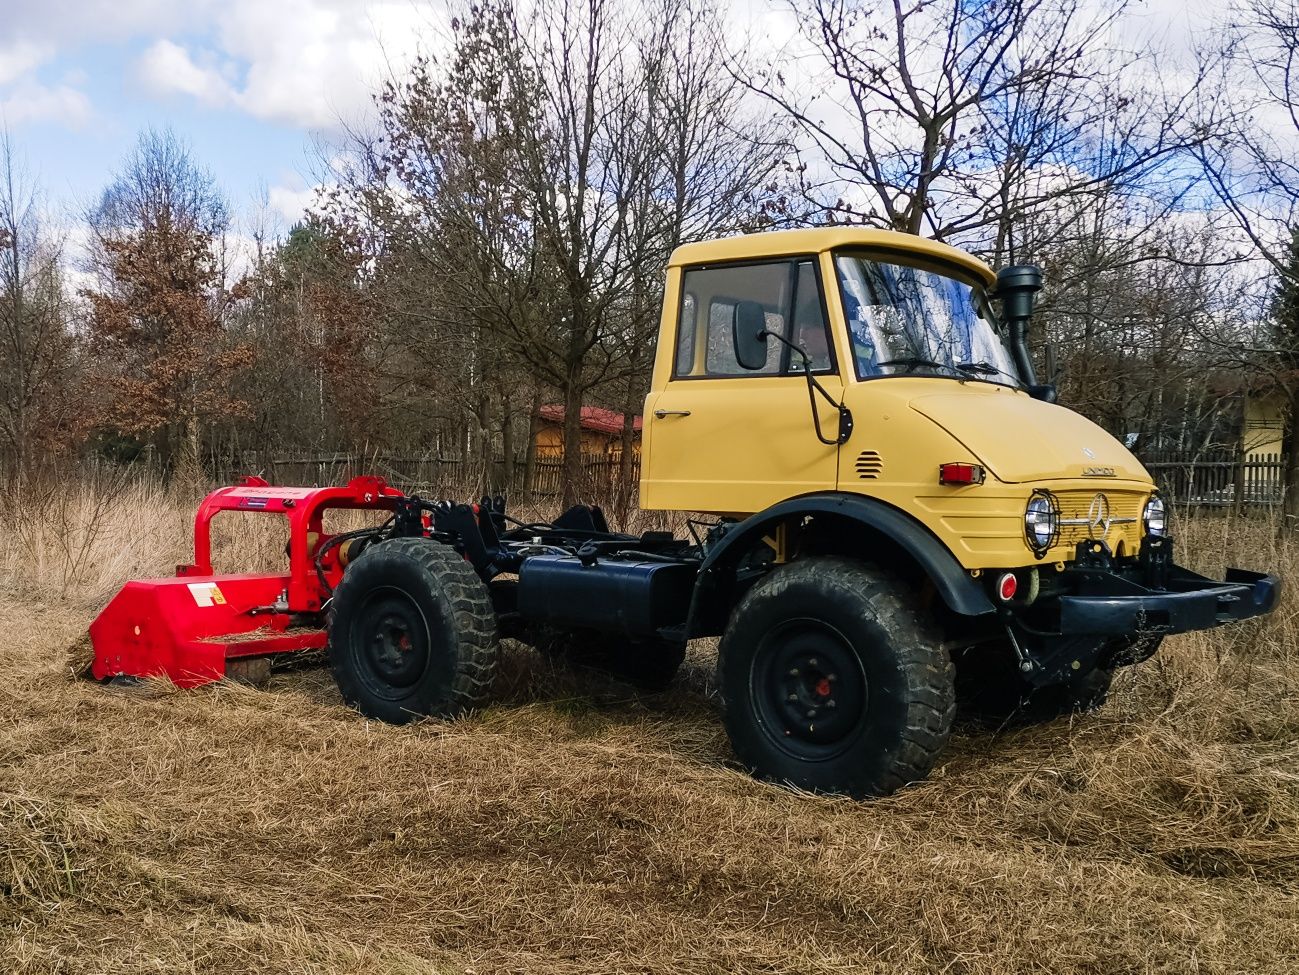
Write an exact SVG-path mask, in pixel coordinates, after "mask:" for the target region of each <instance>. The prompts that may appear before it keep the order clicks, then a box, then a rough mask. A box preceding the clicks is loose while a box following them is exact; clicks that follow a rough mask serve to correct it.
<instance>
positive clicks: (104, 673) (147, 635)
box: [90, 477, 405, 687]
mask: <svg viewBox="0 0 1299 975" xmlns="http://www.w3.org/2000/svg"><path fill="white" fill-rule="evenodd" d="M404 498H405V495H404V494H403V493H402V492H401V491H398V490H397V489H396V488H393V487H389V486H388V484H387V483H386V482H385V481H384V480H383V479H382V478H379V477H357V478H353V479H352V480H351V481H350V482H349V483H348V484H347V485H346V486H344V487H325V488H302V487H272V486H271V485H270V484H268V483H267V482H266V481H264V480H263V479H261V478H259V477H247V478H244V480H243V481H242V482H240V483H239V484H237V485H235V486H233V487H226V488H219V489H218V490H216V491H213V492H212V493H211V494H209V495H208V496H207V497H206V498H204V499H203V503H202V504H200V505H199V509H198V513H197V515H196V516H195V518H194V561H193V562H192V563H189V564H187V565H180V566H177V567H176V576H175V578H160V579H140V580H137V581H135V582H128V583H127V584H126V586H124V587H123V588H122V590H121V592H119V593H118V594H117V595H116V596H114V597H113V599H112V601H111V602H110V603H109V604H108V605H107V606H106V607H105V608H104V611H103V612H102V613H100V614H99V616H98V617H97V618H96V619H95V621H94V622H93V623H91V624H90V640H91V643H92V644H93V646H94V650H95V659H94V664H93V665H92V667H91V672H92V673H93V674H94V676H95V677H96V678H99V679H101V680H103V679H105V678H108V677H116V676H122V675H126V676H131V677H161V678H166V679H167V680H170V681H171V682H172V683H174V684H176V685H177V686H178V687H195V686H197V685H199V684H206V683H208V682H210V681H214V680H220V679H221V678H222V677H224V676H226V673H227V664H228V663H229V662H232V661H244V660H250V659H256V658H264V657H268V656H270V655H272V654H277V653H290V652H296V651H300V650H318V649H323V648H324V646H325V643H326V640H327V635H326V633H325V630H324V627H323V626H322V625H321V623H322V620H321V619H320V612H321V609H322V607H323V606H324V604H325V602H326V600H328V598H329V592H330V591H331V590H332V588H333V586H335V585H337V584H338V581H339V580H340V579H341V578H342V575H343V564H342V562H341V561H340V559H339V549H338V547H334V548H332V549H331V550H329V551H328V552H327V553H326V555H325V557H324V558H323V559H322V560H321V570H322V572H323V574H324V577H325V579H324V582H323V583H322V580H321V578H320V574H319V573H317V570H316V556H317V553H318V552H319V551H320V547H321V546H322V545H323V544H325V543H326V542H327V541H328V540H329V539H330V537H331V536H329V535H326V534H325V533H324V531H323V519H324V513H325V511H327V510H329V509H353V510H355V509H362V510H379V511H382V510H387V511H391V510H393V509H394V508H396V506H397V504H398V502H399V501H401V500H403V499H404ZM223 511H241V512H254V513H260V514H274V515H280V516H282V517H285V518H287V519H288V522H289V545H288V560H289V565H288V572H287V573H286V574H269V575H268V574H257V573H243V574H220V575H218V574H217V573H215V572H214V571H213V568H212V534H211V525H212V519H213V518H214V517H216V516H217V515H218V514H220V513H221V512H223Z"/></svg>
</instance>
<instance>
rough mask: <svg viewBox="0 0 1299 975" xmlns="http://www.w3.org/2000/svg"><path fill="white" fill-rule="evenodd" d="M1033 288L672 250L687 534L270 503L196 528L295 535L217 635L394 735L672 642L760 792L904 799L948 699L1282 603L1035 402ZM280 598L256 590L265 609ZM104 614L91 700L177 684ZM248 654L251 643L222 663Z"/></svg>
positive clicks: (799, 256)
mask: <svg viewBox="0 0 1299 975" xmlns="http://www.w3.org/2000/svg"><path fill="white" fill-rule="evenodd" d="M1040 287H1041V274H1040V273H1039V271H1038V270H1037V269H1036V268H1033V267H1009V268H1004V269H1002V271H1001V272H1000V273H998V274H994V273H993V272H992V271H991V270H990V269H989V268H988V267H987V266H986V265H984V264H983V263H981V262H980V261H978V260H976V259H974V258H973V257H971V256H970V255H968V254H965V253H962V252H961V251H959V250H956V249H954V248H951V247H948V246H945V245H943V244H939V243H935V242H933V241H928V240H923V239H921V238H918V237H913V236H909V235H904V234H897V233H888V232H883V231H876V230H867V229H861V228H838V229H822V230H798V231H787V232H779V233H767V234H755V235H752V236H745V237H734V238H729V239H725V240H716V241H710V242H707V243H699V244H690V245H687V246H684V247H681V248H678V249H677V251H676V252H675V253H674V254H673V255H672V258H671V264H670V266H669V268H668V272H667V282H666V290H665V295H664V302H663V316H662V324H661V326H660V335H659V342H658V350H657V353H656V359H655V363H654V373H653V380H652V384H651V390H650V393H649V395H648V397H647V399H646V401H645V426H644V434H643V436H644V443H643V448H642V449H643V455H642V477H641V505H642V507H644V508H647V509H658V510H670V511H682V512H693V513H696V517H694V518H692V519H691V520H690V522H689V524H690V528H691V537H690V538H677V537H675V536H673V535H672V534H670V533H662V532H649V533H645V534H643V535H640V536H634V535H628V534H622V533H618V532H615V531H611V530H610V529H609V526H608V525H607V523H606V522H605V519H604V516H603V514H602V513H601V512H600V510H599V509H598V508H594V507H587V506H577V507H575V508H573V509H570V510H569V511H567V512H565V513H564V514H563V515H561V516H560V517H559V518H557V519H556V520H555V521H553V522H546V523H522V522H520V521H517V520H516V519H514V518H512V517H511V516H510V515H509V514H507V513H506V510H505V506H504V503H503V501H502V500H501V499H499V498H498V499H490V498H485V499H483V501H482V503H480V504H478V505H460V504H451V503H449V502H437V503H433V502H428V501H425V500H422V499H420V498H418V497H411V496H406V495H403V494H401V493H400V492H398V491H395V490H393V489H391V488H388V487H387V486H385V485H382V483H381V482H378V481H377V479H363V481H356V482H353V484H352V485H350V486H349V487H348V488H331V489H323V490H321V491H319V492H316V493H314V494H312V493H308V494H306V495H304V494H301V493H298V494H291V493H289V492H292V491H295V490H298V491H299V492H300V491H301V489H288V488H283V489H282V488H273V487H270V486H268V485H266V484H265V482H260V483H258V484H251V485H244V486H242V487H239V488H227V489H223V491H224V492H226V493H224V494H223V493H222V492H218V495H219V497H218V496H216V495H214V496H213V498H210V499H209V501H208V502H207V503H206V504H205V509H204V510H209V509H212V510H215V508H219V507H238V508H241V510H247V509H253V510H263V511H271V512H274V511H281V512H282V513H285V514H287V515H289V516H290V518H291V520H292V523H293V525H294V526H295V527H294V539H295V540H294V541H293V543H292V545H291V562H292V565H291V571H290V573H289V575H288V576H285V577H283V592H282V594H281V597H280V599H279V600H278V601H277V603H276V604H275V605H272V606H267V607H262V608H261V609H258V608H257V607H252V608H250V609H247V610H243V611H240V612H238V613H236V612H234V610H235V609H238V607H233V609H232V608H231V607H230V606H227V607H226V608H227V609H229V610H230V612H228V613H227V614H226V615H228V616H238V617H239V618H241V619H242V618H243V616H244V615H248V616H249V618H251V617H252V616H256V614H258V613H263V612H264V613H266V614H268V615H269V618H271V619H274V620H282V621H283V622H284V624H285V627H286V628H287V627H288V625H289V624H290V623H292V624H293V625H294V626H295V627H296V628H297V629H296V630H295V631H294V632H297V633H303V632H308V636H306V637H298V638H297V639H298V641H299V643H298V644H295V645H294V646H295V647H298V648H300V647H301V646H302V645H305V644H307V643H310V641H311V640H312V639H314V637H311V636H310V635H309V627H311V626H313V625H315V626H319V627H320V628H321V629H322V631H323V630H324V629H325V627H326V626H327V629H328V632H327V639H328V646H329V654H330V659H331V662H332V665H333V669H334V675H335V678H336V680H337V682H338V685H339V687H340V689H341V691H342V693H343V696H344V698H345V699H346V700H348V701H349V702H350V703H352V704H353V705H354V706H356V707H357V708H359V709H360V710H361V711H362V712H364V713H365V714H368V715H371V716H374V717H378V718H382V719H384V720H388V721H396V722H400V721H408V720H411V719H412V718H416V717H419V716H422V715H429V714H437V715H454V714H456V713H458V712H461V711H463V710H465V709H466V708H470V707H474V706H478V705H480V704H482V703H483V702H484V701H485V700H487V699H488V695H489V693H490V688H491V679H492V673H493V671H494V667H495V661H496V654H497V641H498V637H499V636H501V635H508V636H514V637H517V638H520V639H523V640H526V641H529V642H531V643H533V644H535V645H537V646H538V647H540V648H548V649H549V652H563V653H567V654H570V655H572V656H574V657H576V658H577V659H579V660H582V661H586V662H589V663H597V664H600V665H603V666H607V667H610V668H612V669H614V670H616V671H618V672H620V673H621V674H623V675H624V676H627V677H629V678H633V679H637V680H639V681H641V682H643V683H647V684H652V685H662V684H664V683H666V682H667V681H668V680H670V679H671V677H672V675H673V674H674V673H675V671H676V669H677V667H678V666H679V665H680V663H681V661H682V657H683V654H684V651H685V645H686V642H687V641H688V640H691V639H694V638H699V637H721V641H720V649H719V653H718V662H717V666H718V672H719V686H720V690H721V698H722V705H723V720H724V722H725V726H726V730H727V732H728V734H729V736H730V739H731V742H732V744H733V747H734V750H735V754H736V756H737V757H738V759H739V761H740V762H741V763H742V764H743V765H744V766H745V767H746V768H748V769H750V770H751V771H753V772H754V773H756V774H757V775H759V776H761V777H763V778H766V779H771V780H775V781H779V782H787V783H792V784H794V785H797V786H800V787H803V788H808V789H815V790H823V791H832V792H842V793H847V794H851V795H858V796H866V795H881V794H886V793H889V792H892V791H894V790H895V789H897V788H899V787H900V786H902V785H904V784H906V783H907V782H910V781H913V780H916V779H920V778H923V777H924V776H925V775H926V774H927V773H928V772H929V770H930V768H931V767H932V765H933V763H934V761H935V759H936V757H937V756H938V755H939V753H940V752H941V750H942V748H943V744H944V742H945V741H946V739H947V735H948V731H949V729H950V727H951V723H952V717H953V714H954V710H955V707H956V702H957V697H958V691H959V692H960V693H962V694H964V695H966V696H968V697H969V698H970V700H971V702H972V704H973V705H974V706H975V707H977V708H981V709H984V710H986V711H989V712H992V713H1002V714H1009V713H1011V712H1015V711H1018V712H1020V713H1022V714H1031V715H1037V716H1042V715H1051V714H1056V713H1060V712H1062V711H1066V710H1070V709H1075V708H1089V707H1094V706H1096V705H1098V704H1099V703H1100V702H1101V701H1102V700H1103V699H1104V696H1105V693H1106V690H1107V689H1108V686H1109V681H1110V676H1111V674H1112V673H1113V671H1114V669H1115V668H1116V667H1120V666H1123V665H1128V664H1134V663H1138V662H1140V661H1141V660H1144V659H1146V658H1147V657H1149V656H1150V655H1151V654H1153V653H1154V652H1155V651H1156V650H1157V649H1158V646H1159V642H1160V640H1161V639H1162V638H1163V636H1165V635H1167V634H1170V633H1179V632H1183V631H1187V630H1197V629H1206V628H1209V627H1213V626H1217V625H1219V624H1222V623H1228V622H1232V621H1236V620H1243V619H1246V618H1249V617H1253V616H1259V615H1261V614H1265V613H1268V612H1270V611H1271V610H1272V609H1273V607H1274V606H1275V604H1276V600H1277V598H1278V594H1279V589H1280V587H1279V583H1278V581H1277V580H1276V579H1274V578H1273V577H1271V576H1268V575H1265V574H1263V573H1259V572H1252V571H1245V570H1240V569H1232V570H1229V571H1228V573H1227V575H1226V579H1225V580H1224V581H1213V580H1210V579H1207V578H1204V577H1202V576H1200V575H1197V574H1195V573H1193V572H1190V571H1188V570H1186V569H1183V568H1180V567H1178V566H1177V565H1176V564H1175V563H1174V561H1173V541H1172V538H1171V536H1170V535H1169V531H1168V510H1167V506H1166V504H1165V502H1164V501H1163V500H1162V499H1161V498H1160V497H1159V495H1158V493H1157V491H1156V489H1155V486H1154V484H1153V483H1152V481H1151V478H1150V475H1149V474H1148V473H1147V472H1146V471H1145V470H1144V469H1143V468H1142V466H1141V464H1140V463H1139V462H1138V461H1137V460H1136V458H1134V457H1133V456H1132V454H1131V453H1129V452H1128V451H1127V450H1126V449H1125V448H1124V447H1123V446H1122V445H1121V444H1119V443H1118V442H1117V441H1116V440H1115V439H1114V438H1113V437H1111V436H1110V435H1109V434H1107V433H1106V432H1105V431H1104V430H1102V429H1101V428H1100V427H1098V426H1096V425H1095V424H1093V423H1091V422H1090V421H1088V420H1086V419H1084V418H1083V417H1081V416H1079V415H1078V414H1076V413H1073V412H1071V411H1069V410H1068V409H1065V408H1064V407H1061V406H1058V405H1056V404H1055V402H1054V400H1055V391H1054V389H1053V388H1052V387H1051V386H1050V385H1049V384H1039V383H1038V382H1037V380H1036V378H1035V376H1034V372H1033V365H1032V362H1031V360H1030V357H1029V353H1028V344H1027V338H1026V336H1027V332H1028V328H1029V321H1030V317H1031V313H1032V309H1033V303H1034V297H1035V295H1036V293H1037V292H1038V290H1039V289H1040ZM230 492H235V494H230ZM241 492H242V493H241ZM277 492H279V493H277ZM331 492H332V493H331ZM236 495H237V496H236ZM281 495H283V496H281ZM331 504H332V505H337V506H346V507H379V508H385V509H387V510H390V511H391V512H392V517H391V518H390V519H389V520H388V521H387V522H385V523H384V525H383V526H381V527H380V528H376V529H370V530H367V531H359V532H349V533H346V534H344V535H337V536H329V535H326V534H324V533H323V532H322V530H321V526H320V520H319V517H318V516H317V515H316V513H315V506H317V505H320V506H328V505H331ZM205 524H206V523H204V525H205ZM299 535H301V536H302V537H301V538H299V537H298V536H299ZM202 551H205V550H203V549H200V552H202ZM208 562H209V560H206V559H204V558H201V557H200V558H196V565H195V566H187V567H184V568H185V569H186V570H188V575H187V577H186V579H185V580H183V581H184V582H186V583H187V584H188V585H189V586H190V588H191V590H192V588H193V586H194V585H196V584H198V585H211V586H213V587H215V586H216V585H217V583H215V582H212V583H209V582H198V583H195V582H194V581H193V580H194V578H195V573H196V572H197V573H200V574H202V573H206V572H210V571H211V569H210V566H209V564H208ZM201 577H202V578H206V576H201ZM214 578H215V577H214ZM240 578H243V579H248V578H251V577H240ZM281 581H282V580H281V579H280V577H276V578H273V579H266V578H263V577H256V587H258V588H257V591H259V592H265V593H272V592H280V591H281ZM133 585H135V584H133ZM233 585H234V584H233V583H221V586H222V588H223V589H228V588H230V587H231V586H233ZM248 585H249V586H250V591H251V588H252V587H253V583H248ZM285 594H287V595H285ZM227 596H229V598H228V599H226V603H231V602H232V601H234V600H235V598H236V597H234V596H231V595H230V594H229V593H227ZM119 598H122V597H119ZM249 598H253V597H252V596H250V597H249ZM112 610H113V606H110V607H109V610H108V611H106V612H105V616H106V617H108V621H107V622H104V623H103V624H102V626H101V627H100V635H99V636H98V637H97V638H96V653H97V660H96V669H95V673H96V675H97V676H100V677H108V676H111V675H113V674H115V673H137V674H141V672H145V673H144V674H143V675H147V674H150V673H154V672H160V671H161V672H165V673H167V675H168V676H171V677H172V678H173V679H176V680H178V682H179V678H178V677H177V675H178V674H179V675H186V674H188V675H193V673H194V672H195V665H194V663H193V660H192V658H190V657H188V656H187V655H186V654H188V653H190V652H191V651H190V650H187V649H186V647H187V646H189V645H184V646H180V647H179V648H175V647H169V648H167V649H166V652H165V654H164V653H163V652H162V651H158V652H156V653H155V652H154V651H152V650H149V651H148V652H147V653H144V654H143V655H141V654H138V653H137V655H136V657H134V658H132V657H131V656H130V654H131V652H132V646H134V645H132V646H128V645H127V644H130V641H131V640H132V639H133V638H132V637H131V635H130V632H131V627H132V626H133V625H134V627H135V628H134V633H135V639H137V641H138V638H139V635H140V633H141V629H140V625H139V622H138V620H136V619H135V618H134V617H133V616H132V613H131V612H129V611H126V610H122V611H121V612H119V613H117V615H116V616H114V614H113V613H112V612H111V611H112ZM202 612H208V611H207V610H202ZM241 614H242V615H241ZM276 614H278V615H276ZM258 618H259V619H260V618H264V617H258ZM110 623H111V624H112V625H111V626H110V625H109V624H110ZM195 625H197V624H195ZM214 625H215V624H214ZM304 628H308V629H307V630H304ZM95 633H96V631H95V629H94V628H92V636H94V635H95ZM113 633H121V634H124V635H123V636H121V637H120V639H119V642H114V640H115V639H118V638H114V637H112V636H111V634H113ZM325 639H326V636H325V634H324V633H323V632H322V635H321V637H320V640H319V642H320V643H324V642H325ZM205 646H207V647H208V648H209V649H208V650H207V651H205V652H207V653H208V654H209V656H208V657H207V658H205V663H204V666H205V667H208V668H209V669H208V670H205V671H203V673H204V674H209V675H211V674H214V675H215V676H218V677H219V676H221V674H223V673H225V669H224V668H225V659H226V658H225V657H223V656H222V653H221V652H216V653H215V656H213V654H212V651H211V649H210V648H211V638H208V643H206V644H205ZM277 646H279V647H281V648H285V646H284V645H283V644H279V645H277ZM135 649H136V650H138V649H139V648H138V647H136V648H135ZM263 652H266V653H269V652H271V650H270V643H267V649H266V650H265V651H263V650H261V649H257V648H254V649H249V644H248V643H247V642H246V641H243V642H239V643H231V644H230V645H229V650H228V655H229V657H230V659H232V660H233V659H234V657H235V656H236V655H238V657H239V662H240V663H243V664H246V662H247V659H248V657H249V656H250V655H256V654H259V653H263ZM150 654H152V655H153V657H152V658H151V657H150ZM164 656H165V661H164V663H159V662H157V660H159V659H162V658H163V657H164ZM154 658H156V659H154ZM127 659H135V660H140V659H142V660H143V661H144V662H142V663H134V664H131V665H130V666H127V665H126V664H124V663H123V661H124V660H127ZM191 682H198V681H191Z"/></svg>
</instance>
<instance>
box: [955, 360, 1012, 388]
mask: <svg viewBox="0 0 1299 975" xmlns="http://www.w3.org/2000/svg"><path fill="white" fill-rule="evenodd" d="M954 368H956V369H959V370H960V371H961V372H968V373H973V374H974V375H976V376H1005V377H1006V378H1007V379H1010V380H1012V381H1013V382H1015V383H1016V384H1018V383H1019V377H1017V376H1012V375H1011V374H1010V373H1008V372H1006V371H1005V370H1004V369H998V368H997V367H996V366H994V365H993V364H992V363H991V362H958V363H957V364H956V366H955V367H954Z"/></svg>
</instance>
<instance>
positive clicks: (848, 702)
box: [751, 619, 870, 761]
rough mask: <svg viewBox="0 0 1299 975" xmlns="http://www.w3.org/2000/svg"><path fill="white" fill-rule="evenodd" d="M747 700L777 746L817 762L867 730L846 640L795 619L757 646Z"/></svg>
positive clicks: (863, 689) (860, 675) (864, 695)
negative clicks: (749, 695)
mask: <svg viewBox="0 0 1299 975" xmlns="http://www.w3.org/2000/svg"><path fill="white" fill-rule="evenodd" d="M751 700H753V701H754V703H755V705H756V709H757V712H758V717H759V718H760V720H761V723H762V726H763V728H764V729H765V730H766V732H767V734H768V735H769V736H770V737H771V739H772V740H773V742H774V743H775V744H776V745H777V747H779V748H780V749H781V750H783V751H785V752H787V753H788V754H790V755H792V756H794V757H796V758H798V759H800V760H802V761H816V760H822V759H829V758H833V757H835V756H836V755H839V754H841V753H843V752H844V751H846V750H847V749H848V748H850V747H851V746H852V744H853V742H854V740H855V739H856V738H857V736H858V735H859V734H860V733H861V731H862V728H863V727H864V725H865V720H866V714H867V710H868V707H869V701H870V696H869V687H868V685H867V682H866V674H865V672H864V671H863V669H862V665H861V660H860V659H859V658H858V656H857V652H856V651H855V650H854V649H853V646H852V644H851V643H850V642H849V641H848V639H847V638H846V637H845V636H844V635H843V634H842V633H840V632H839V630H837V629H836V628H835V627H833V626H831V625H830V624H828V623H825V622H823V621H821V620H813V619H798V620H790V621H788V622H786V623H783V624H781V625H780V626H777V627H775V628H774V629H772V630H771V631H769V632H768V633H767V634H766V635H765V636H764V637H763V638H762V640H761V641H760V642H759V644H758V647H757V652H756V653H755V654H754V658H753V671H752V686H751Z"/></svg>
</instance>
